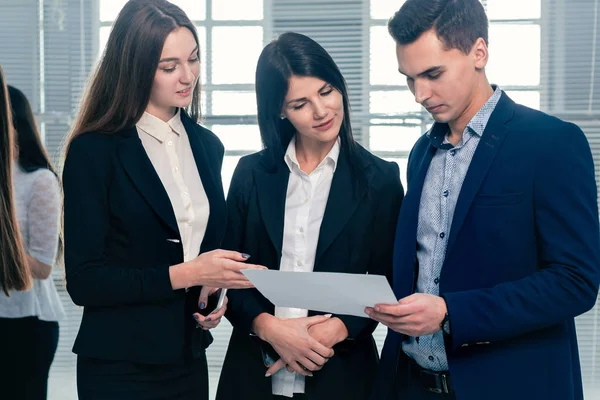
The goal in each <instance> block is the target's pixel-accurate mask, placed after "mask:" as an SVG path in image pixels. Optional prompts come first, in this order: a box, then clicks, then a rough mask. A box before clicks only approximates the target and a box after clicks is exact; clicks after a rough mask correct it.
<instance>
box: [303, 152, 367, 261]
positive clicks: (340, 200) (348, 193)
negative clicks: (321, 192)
mask: <svg viewBox="0 0 600 400" xmlns="http://www.w3.org/2000/svg"><path fill="white" fill-rule="evenodd" d="M364 170H365V168H364V166H361V168H359V169H357V172H358V173H359V174H362V175H363V176H362V177H361V178H363V179H353V177H352V174H351V169H350V164H349V163H348V159H347V156H346V154H345V151H344V150H341V151H340V156H339V158H338V164H337V167H336V170H335V173H334V175H333V180H332V182H331V189H330V191H329V198H328V199H327V205H326V207H325V214H324V215H323V221H322V222H321V229H320V231H319V241H318V243H317V252H316V255H315V264H314V265H315V271H319V270H322V268H321V265H320V263H319V258H320V257H321V256H322V255H323V253H324V252H325V250H327V248H328V247H329V246H330V245H331V244H332V243H333V241H334V240H335V238H336V237H337V236H338V235H339V233H340V232H341V231H342V229H344V227H345V226H346V224H347V223H348V221H349V220H350V218H351V217H352V215H353V214H354V211H355V210H356V208H357V207H358V205H359V204H360V202H361V201H362V199H363V197H364V196H365V194H366V191H367V187H368V186H369V183H370V182H367V178H368V177H367V176H366V175H365V174H364ZM328 267H329V266H328ZM330 272H331V271H330Z"/></svg>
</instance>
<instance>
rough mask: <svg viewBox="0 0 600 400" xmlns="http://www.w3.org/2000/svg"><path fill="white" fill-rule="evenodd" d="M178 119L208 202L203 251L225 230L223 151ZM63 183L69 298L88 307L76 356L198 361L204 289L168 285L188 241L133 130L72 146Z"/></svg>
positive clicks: (88, 136) (205, 338) (203, 338)
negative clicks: (190, 358) (198, 312)
mask: <svg viewBox="0 0 600 400" xmlns="http://www.w3.org/2000/svg"><path fill="white" fill-rule="evenodd" d="M181 119H182V122H183V125H184V126H185V129H186V132H187V134H188V137H189V141H190V145H191V148H192V152H193V154H194V159H195V161H196V164H197V165H198V171H199V173H200V178H201V180H202V184H203V186H204V190H205V191H206V194H207V197H208V200H209V203H210V217H209V220H208V226H207V229H206V234H205V236H204V240H203V242H202V245H201V248H200V249H198V252H205V251H210V250H213V249H215V248H218V247H219V246H220V244H221V240H222V237H223V234H224V231H225V223H226V222H225V221H226V211H227V210H226V206H225V198H224V194H223V186H222V182H221V174H220V172H221V166H222V162H223V145H222V144H221V142H220V141H219V139H218V138H217V137H216V136H215V135H214V134H213V133H212V132H210V131H209V130H207V129H205V128H203V127H201V126H199V125H197V124H195V123H194V122H193V121H192V120H191V119H190V118H189V117H187V116H186V115H185V113H183V112H182V114H181ZM63 185H64V197H65V198H64V221H65V224H64V232H65V266H66V277H67V278H66V279H67V290H68V292H69V294H70V296H71V299H72V300H73V301H74V302H75V304H77V305H80V306H84V310H83V320H82V322H81V326H80V328H79V333H78V335H77V339H76V341H75V345H74V347H73V351H74V352H75V353H77V354H80V355H85V356H88V357H95V358H101V359H108V360H128V361H132V362H140V363H151V364H161V363H168V362H169V361H172V360H175V359H177V358H179V357H182V356H184V355H190V354H192V353H193V354H195V355H196V356H198V355H200V354H201V353H202V350H203V349H204V348H205V347H206V346H207V345H208V344H209V342H210V340H211V337H210V334H207V333H204V334H203V333H202V332H204V331H203V330H202V329H194V326H195V324H194V321H193V318H192V313H193V312H195V311H196V310H197V302H198V295H199V290H200V288H192V289H191V290H190V291H188V292H187V293H186V292H185V290H173V289H172V287H171V281H170V278H169V266H171V265H174V264H178V263H181V262H183V248H182V245H181V236H180V234H179V230H178V228H177V221H176V219H175V214H174V211H173V208H172V206H171V202H170V200H169V197H168V195H167V192H166V191H165V189H164V186H163V185H162V183H161V181H160V178H159V177H158V175H157V173H156V171H155V170H154V167H153V166H152V163H151V162H150V159H149V158H148V156H147V154H146V152H145V150H144V148H143V146H142V143H141V141H140V139H139V137H138V134H137V130H136V128H135V127H133V128H131V129H125V130H123V131H120V132H117V133H112V134H104V133H98V132H92V133H85V134H82V135H81V136H79V137H77V138H76V139H75V140H73V142H72V143H71V145H70V148H69V151H68V154H67V158H66V161H65V167H64V171H63Z"/></svg>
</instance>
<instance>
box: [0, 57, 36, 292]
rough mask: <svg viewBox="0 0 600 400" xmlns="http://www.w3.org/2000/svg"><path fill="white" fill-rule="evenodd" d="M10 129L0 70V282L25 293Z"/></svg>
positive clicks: (26, 284)
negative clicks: (13, 181)
mask: <svg viewBox="0 0 600 400" xmlns="http://www.w3.org/2000/svg"><path fill="white" fill-rule="evenodd" d="M13 136H14V133H13V127H12V118H11V112H10V103H9V100H8V90H7V88H6V81H5V79H4V73H3V71H2V68H1V67H0V283H1V284H2V290H3V291H4V293H5V294H6V295H7V296H9V290H27V289H29V288H30V287H31V282H32V281H31V275H30V273H29V269H28V266H27V264H26V259H25V251H24V249H23V241H22V240H21V234H20V232H19V227H18V226H17V216H16V212H15V202H14V198H13V186H12V163H13V152H14V143H13Z"/></svg>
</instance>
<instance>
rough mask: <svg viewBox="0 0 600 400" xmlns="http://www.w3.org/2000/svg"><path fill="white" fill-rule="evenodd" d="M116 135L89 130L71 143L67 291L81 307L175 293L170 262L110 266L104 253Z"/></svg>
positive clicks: (66, 182)
mask: <svg viewBox="0 0 600 400" xmlns="http://www.w3.org/2000/svg"><path fill="white" fill-rule="evenodd" d="M113 146H114V143H113V138H110V137H109V136H107V135H103V134H95V133H92V134H84V135H82V136H79V137H78V138H76V139H75V140H73V142H72V143H71V145H70V146H69V150H68V154H67V157H66V160H65V165H64V170H63V189H64V239H65V270H66V281H67V291H68V292H69V295H70V296H71V299H72V300H73V302H74V303H75V304H77V305H80V306H98V307H105V306H118V305H126V304H139V303H149V302H156V301H162V300H167V299H171V298H174V297H176V296H178V292H176V291H174V290H173V288H172V286H171V279H170V276H169V265H156V266H148V267H145V268H130V267H125V266H120V265H108V264H107V260H106V257H105V254H104V249H105V240H106V238H107V235H108V227H109V221H110V213H109V208H108V192H109V185H110V170H111V162H112V157H113V154H114V151H113V148H114V147H113Z"/></svg>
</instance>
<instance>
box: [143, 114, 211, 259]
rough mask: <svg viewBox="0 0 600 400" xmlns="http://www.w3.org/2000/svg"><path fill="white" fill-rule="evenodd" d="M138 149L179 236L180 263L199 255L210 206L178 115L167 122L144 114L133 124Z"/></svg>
mask: <svg viewBox="0 0 600 400" xmlns="http://www.w3.org/2000/svg"><path fill="white" fill-rule="evenodd" d="M136 127H137V131H138V135H139V137H140V140H141V141H142V145H143V146H144V149H145V150H146V153H147V154H148V157H149V158H150V161H151V162H152V165H153V166H154V169H155V170H156V173H157V174H158V176H159V178H160V180H161V182H162V184H163V186H164V187H165V190H166V191H167V195H168V196H169V199H170V200H171V205H172V207H173V211H174V212H175V217H176V219H177V227H178V228H179V234H180V235H181V240H182V246H183V258H184V261H190V260H193V259H194V258H196V257H197V256H198V254H199V253H200V246H201V245H202V240H203V239H204V234H205V233H206V225H207V224H208V216H209V214H210V205H209V202H208V197H207V196H206V192H205V191H204V186H203V185H202V180H201V179H200V173H199V172H198V167H197V165H196V161H195V159H194V154H193V153H192V148H191V147H190V141H189V138H188V135H187V132H186V130H185V127H184V126H183V123H182V122H181V114H180V111H177V114H175V116H174V117H173V118H171V119H170V120H169V121H168V122H164V121H163V120H161V119H159V118H157V117H155V116H153V115H151V114H148V113H147V112H145V113H144V114H143V115H142V118H140V120H139V121H138V123H137V124H136Z"/></svg>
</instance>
